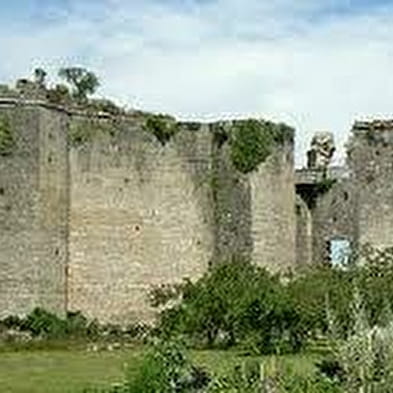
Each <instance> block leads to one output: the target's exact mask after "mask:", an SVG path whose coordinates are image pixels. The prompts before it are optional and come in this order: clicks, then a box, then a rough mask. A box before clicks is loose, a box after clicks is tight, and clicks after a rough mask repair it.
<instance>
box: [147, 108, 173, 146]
mask: <svg viewBox="0 0 393 393" xmlns="http://www.w3.org/2000/svg"><path fill="white" fill-rule="evenodd" d="M143 128H144V129H145V130H146V131H148V132H151V133H152V134H153V135H154V136H155V137H156V138H157V139H158V140H159V141H160V143H161V144H162V145H165V144H166V143H167V142H169V140H170V139H171V138H172V137H173V136H174V135H175V134H176V133H177V132H178V130H179V127H178V124H177V123H176V120H175V119H174V118H172V117H171V116H167V115H162V114H158V115H155V114H154V115H153V114H149V115H148V116H147V118H146V121H145V124H144V127H143Z"/></svg>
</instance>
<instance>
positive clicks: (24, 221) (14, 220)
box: [0, 103, 67, 317]
mask: <svg viewBox="0 0 393 393" xmlns="http://www.w3.org/2000/svg"><path fill="white" fill-rule="evenodd" d="M0 116H1V117H3V118H4V117H5V118H7V119H8V120H9V124H10V128H11V132H12V135H13V138H14V141H15V143H14V146H13V148H12V151H11V153H10V154H9V155H5V156H0V266H1V271H0V317H2V316H3V317H4V316H5V315H8V314H11V313H12V314H23V313H25V312H27V311H28V310H31V308H33V307H35V306H42V307H45V308H46V309H48V310H52V311H57V312H64V310H65V262H66V258H67V253H66V236H67V230H66V227H67V220H66V210H67V187H66V183H67V175H66V172H67V165H66V162H67V154H66V149H65V141H66V132H65V131H66V127H65V122H64V121H65V119H64V117H63V116H62V115H61V114H58V113H52V112H51V111H48V110H46V109H43V108H40V107H37V106H33V107H30V106H28V105H15V104H14V103H9V104H4V105H2V106H1V107H0ZM49 157H50V159H49Z"/></svg>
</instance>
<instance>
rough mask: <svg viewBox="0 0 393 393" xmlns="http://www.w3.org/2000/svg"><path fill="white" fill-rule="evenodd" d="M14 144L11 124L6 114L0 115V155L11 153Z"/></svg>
mask: <svg viewBox="0 0 393 393" xmlns="http://www.w3.org/2000/svg"><path fill="white" fill-rule="evenodd" d="M14 144H15V139H14V135H13V133H12V129H11V124H10V121H9V118H8V117H7V116H4V115H3V116H0V155H1V156H6V155H9V154H11V153H12V150H13V147H14Z"/></svg>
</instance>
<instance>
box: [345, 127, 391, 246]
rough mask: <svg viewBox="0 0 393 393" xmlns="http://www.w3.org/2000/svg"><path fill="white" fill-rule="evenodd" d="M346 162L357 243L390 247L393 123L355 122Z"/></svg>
mask: <svg viewBox="0 0 393 393" xmlns="http://www.w3.org/2000/svg"><path fill="white" fill-rule="evenodd" d="M348 155H349V157H348V162H349V166H350V168H351V172H352V182H353V186H354V187H355V192H356V214H357V224H358V225H357V227H358V228H357V230H358V239H359V244H360V245H363V244H366V243H370V244H371V245H373V246H375V247H391V246H393V182H392V179H393V122H391V121H386V122H384V121H373V122H366V123H359V122H358V123H355V125H354V127H353V130H352V138H351V142H350V145H349V151H348Z"/></svg>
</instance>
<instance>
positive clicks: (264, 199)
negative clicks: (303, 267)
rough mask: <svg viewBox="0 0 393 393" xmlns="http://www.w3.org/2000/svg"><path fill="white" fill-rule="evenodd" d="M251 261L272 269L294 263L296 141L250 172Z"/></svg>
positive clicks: (286, 145)
mask: <svg viewBox="0 0 393 393" xmlns="http://www.w3.org/2000/svg"><path fill="white" fill-rule="evenodd" d="M249 177H250V186H251V218H252V225H251V238H252V241H253V250H252V254H251V258H252V261H254V262H255V263H257V264H258V265H261V266H265V267H267V268H269V269H270V270H272V271H276V272H277V271H282V270H286V269H288V268H290V267H293V266H294V263H295V258H296V256H295V253H296V216H295V187H294V183H295V180H294V164H293V143H292V142H289V141H288V142H286V143H285V144H284V145H282V146H279V147H277V148H276V149H275V150H274V151H273V153H272V155H271V156H270V157H268V159H267V160H266V162H264V163H263V164H262V165H260V166H259V168H258V170H257V171H255V172H253V173H251V174H250V175H249Z"/></svg>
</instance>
